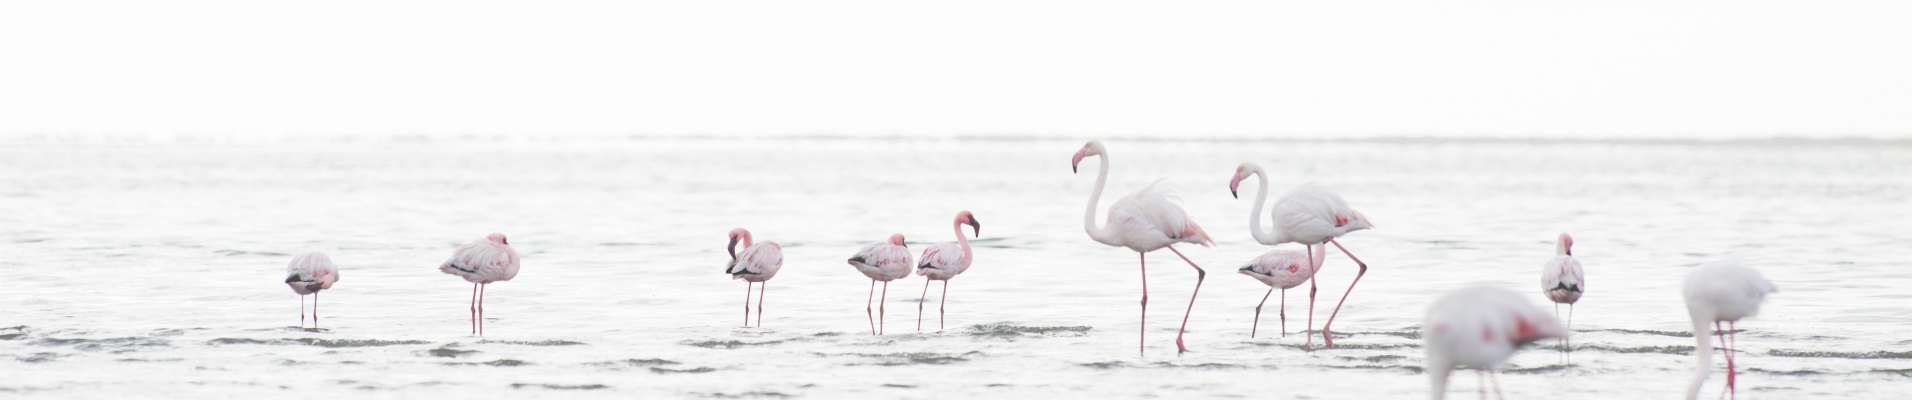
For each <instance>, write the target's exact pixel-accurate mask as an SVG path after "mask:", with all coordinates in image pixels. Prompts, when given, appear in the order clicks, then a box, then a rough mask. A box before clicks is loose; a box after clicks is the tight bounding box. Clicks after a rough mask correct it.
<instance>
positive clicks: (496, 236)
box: [485, 232, 511, 244]
mask: <svg viewBox="0 0 1912 400" xmlns="http://www.w3.org/2000/svg"><path fill="white" fill-rule="evenodd" d="M485 240H490V241H492V242H495V243H498V244H511V242H507V241H505V234H503V233H496V232H494V233H492V234H490V235H485Z"/></svg>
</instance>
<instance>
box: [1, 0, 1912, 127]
mask: <svg viewBox="0 0 1912 400" xmlns="http://www.w3.org/2000/svg"><path fill="white" fill-rule="evenodd" d="M47 133H52V134H69V133H77V134H88V133H163V134H182V133H183V134H227V135H233V134H237V135H254V134H262V135H273V134H332V133H350V134H390V133H403V134H418V133H427V134H429V133H441V134H442V133H485V134H558V135H602V134H662V135H677V134H742V135H776V134H849V135H957V134H975V135H1021V134H1035V135H1044V136H1084V135H1176V134H1188V135H1199V136H1313V137H1350V136H1355V137H1364V136H1442V137H1483V136H1485V137H1505V136H1515V137H1583V138H1584V137H1683V138H1734V137H1771V136H1806V137H1844V136H1863V137H1893V138H1905V137H1912V2H1907V1H1798V2H1769V1H1699V2H1674V1H1581V2H1555V1H1460V2H1425V1H1385V2H1346V1H1330V2H1296V3H1275V2H1260V1H1241V2H1205V1H1167V2H1112V1H1095V0H1091V1H1026V0H1019V1H1000V2H992V1H950V2H920V1H870V2H799V1H764V2H755V1H671V2H626V1H606V2H544V1H540V2H502V1H468V0H460V1H442V2H400V1H386V0H378V1H326V2H310V1H256V0H247V1H232V2H212V1H190V2H158V1H7V2H3V3H0V135H4V134H47Z"/></svg>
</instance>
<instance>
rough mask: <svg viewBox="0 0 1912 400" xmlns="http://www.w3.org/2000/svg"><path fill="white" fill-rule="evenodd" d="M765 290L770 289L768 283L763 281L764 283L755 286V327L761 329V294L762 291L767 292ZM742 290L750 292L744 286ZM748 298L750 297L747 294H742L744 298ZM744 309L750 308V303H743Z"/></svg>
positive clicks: (747, 287) (748, 288)
mask: <svg viewBox="0 0 1912 400" xmlns="http://www.w3.org/2000/svg"><path fill="white" fill-rule="evenodd" d="M767 289H770V282H768V281H765V282H764V283H759V284H757V327H758V328H762V327H763V292H764V290H767ZM744 290H750V287H749V286H745V287H744ZM749 296H750V294H749V293H744V297H749ZM744 307H750V303H744Z"/></svg>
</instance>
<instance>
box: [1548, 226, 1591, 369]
mask: <svg viewBox="0 0 1912 400" xmlns="http://www.w3.org/2000/svg"><path fill="white" fill-rule="evenodd" d="M1554 247H1555V249H1554V257H1553V259H1551V260H1547V265H1546V266H1545V267H1541V269H1540V292H1541V293H1543V294H1546V295H1547V300H1553V302H1554V317H1555V318H1558V317H1559V316H1560V305H1561V304H1566V305H1567V328H1568V332H1569V334H1570V335H1571V332H1572V328H1573V303H1574V302H1577V301H1580V292H1581V291H1582V290H1586V288H1587V284H1586V282H1587V280H1586V273H1585V272H1583V271H1581V270H1580V261H1579V260H1575V259H1573V237H1572V236H1567V234H1566V233H1561V234H1560V241H1559V242H1557V243H1555V245H1554ZM1561 340H1564V341H1565V343H1563V344H1562V345H1561V346H1560V347H1561V348H1562V349H1564V350H1565V351H1566V352H1567V357H1568V360H1572V359H1573V358H1572V357H1573V338H1571V337H1565V336H1563V337H1561Z"/></svg>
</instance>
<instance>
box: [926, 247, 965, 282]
mask: <svg viewBox="0 0 1912 400" xmlns="http://www.w3.org/2000/svg"><path fill="white" fill-rule="evenodd" d="M966 270H969V254H967V253H964V252H963V247H962V246H959V245H957V244H955V243H939V244H936V245H932V246H929V248H926V249H923V258H922V262H921V263H918V264H917V265H916V274H917V275H922V276H928V277H932V278H935V279H949V278H950V277H954V276H956V275H957V274H961V273H963V271H966Z"/></svg>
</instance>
